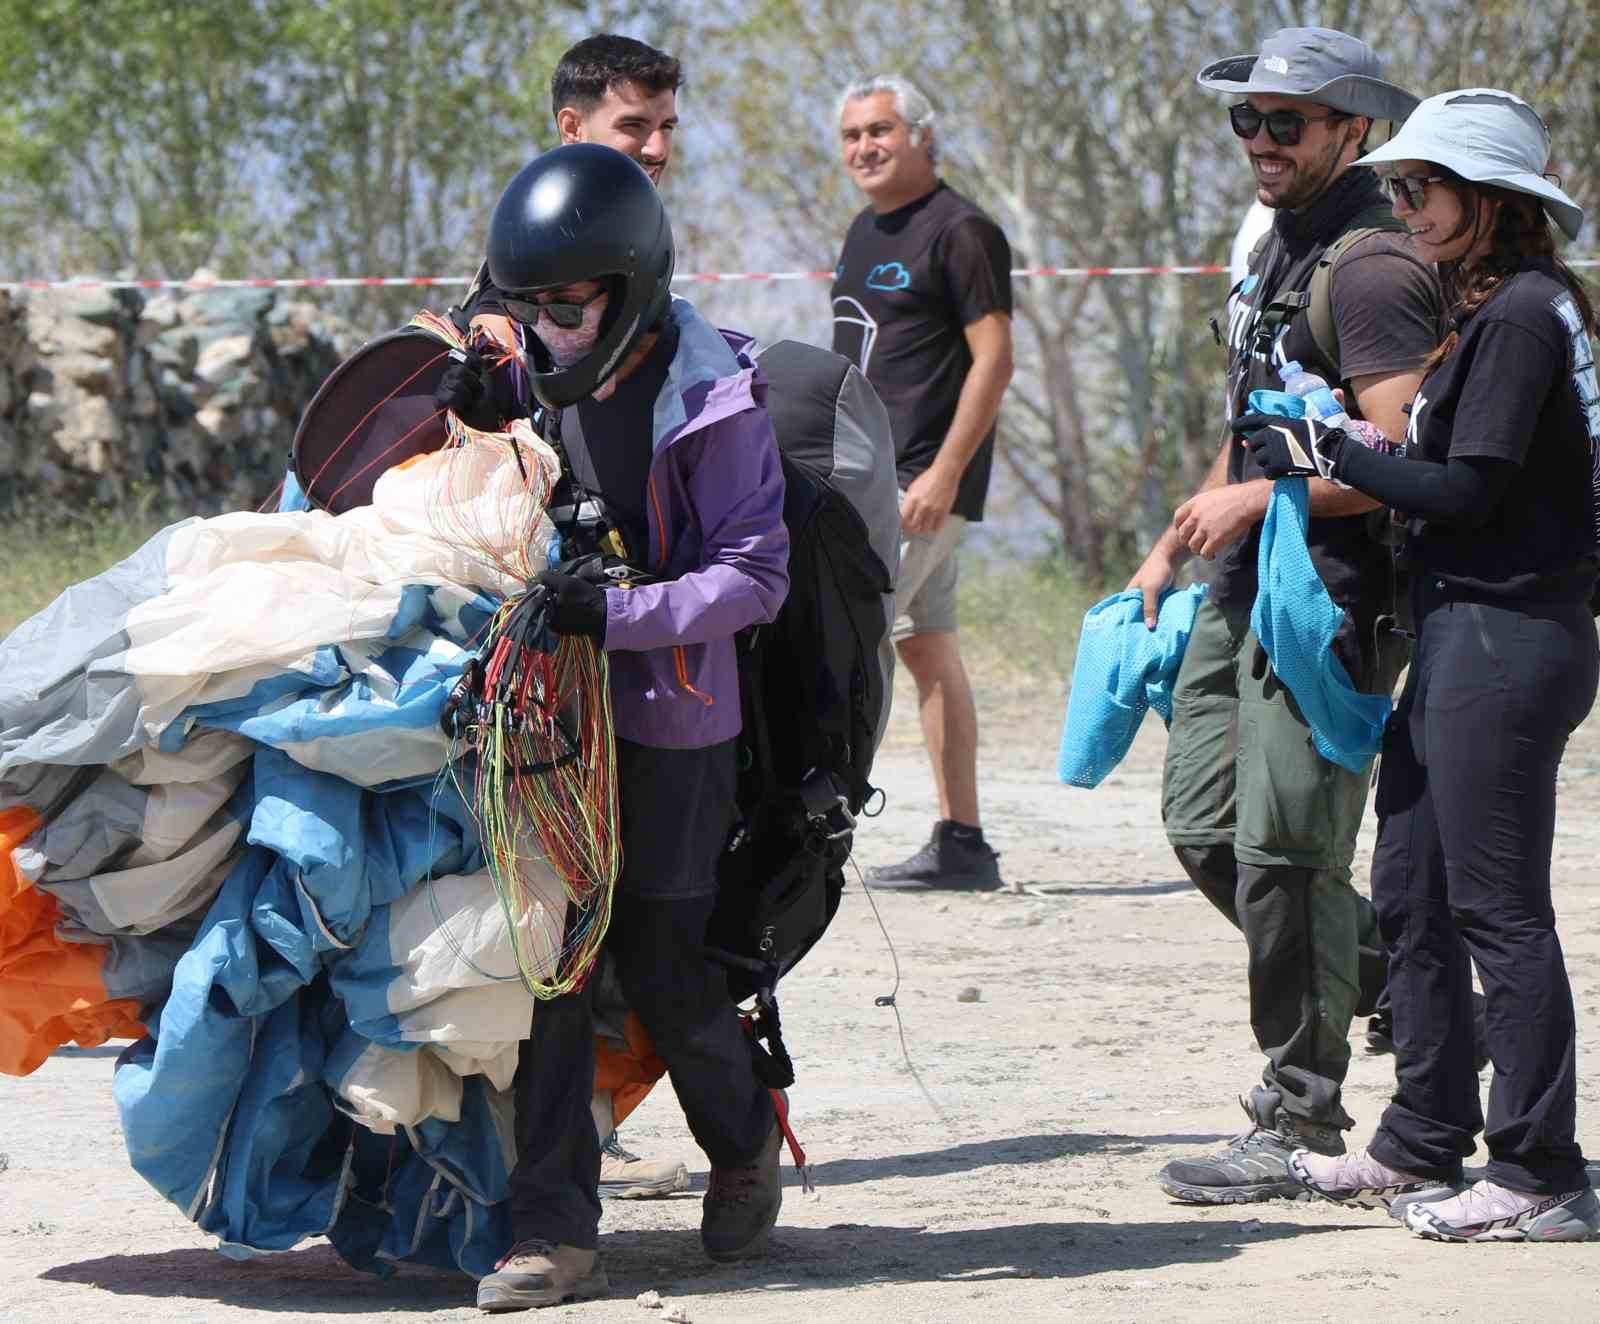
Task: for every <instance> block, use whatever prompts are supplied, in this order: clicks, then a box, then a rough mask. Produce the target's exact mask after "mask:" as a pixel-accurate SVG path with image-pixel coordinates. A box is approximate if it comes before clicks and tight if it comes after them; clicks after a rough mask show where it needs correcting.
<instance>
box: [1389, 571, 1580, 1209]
mask: <svg viewBox="0 0 1600 1324" xmlns="http://www.w3.org/2000/svg"><path fill="white" fill-rule="evenodd" d="M1417 623H1418V640H1417V650H1416V657H1415V660H1414V661H1413V663H1412V668H1411V674H1410V677H1409V678H1408V680H1407V684H1406V690H1405V693H1404V695H1402V697H1401V701H1400V705H1399V707H1398V709H1397V710H1396V712H1395V714H1394V717H1393V718H1392V719H1391V720H1390V723H1389V728H1388V731H1387V732H1386V734H1385V741H1384V750H1383V763H1382V769H1381V772H1380V773H1379V781H1378V795H1377V808H1378V816H1379V828H1378V845H1377V851H1376V854H1375V856H1374V858H1373V865H1372V896H1373V901H1374V903H1375V904H1376V906H1377V909H1378V920H1379V925H1380V928H1381V930H1382V933H1383V938H1384V941H1385V944H1386V945H1387V947H1388V950H1389V993H1390V998H1391V1000H1392V1002H1393V1007H1394V1042H1395V1057H1396V1063H1395V1066H1396V1078H1397V1079H1396V1088H1395V1094H1394V1100H1393V1102H1392V1103H1390V1105H1389V1107H1388V1108H1387V1109H1386V1110H1385V1112H1384V1115H1383V1121H1382V1123H1381V1124H1380V1126H1379V1128H1378V1133H1377V1135H1376V1136H1375V1137H1374V1139H1373V1142H1372V1145H1371V1147H1370V1148H1371V1152H1372V1154H1373V1155H1374V1157H1376V1158H1377V1159H1379V1161H1380V1162H1383V1163H1387V1164H1389V1165H1390V1166H1391V1167H1395V1168H1399V1169H1401V1170H1402V1171H1405V1172H1412V1173H1416V1174H1418V1175H1419V1176H1425V1177H1432V1178H1436V1179H1439V1180H1444V1181H1455V1180H1458V1179H1459V1178H1460V1175H1461V1160H1462V1159H1463V1158H1464V1157H1465V1156H1467V1155H1468V1154H1470V1153H1472V1151H1473V1142H1474V1137H1475V1136H1476V1134H1477V1133H1478V1132H1479V1131H1480V1130H1482V1131H1483V1132H1484V1139H1485V1141H1486V1143H1487V1145H1488V1149H1489V1165H1488V1176H1489V1179H1490V1180H1491V1181H1494V1182H1498V1183H1499V1184H1501V1185H1503V1186H1508V1187H1511V1188H1512V1189H1514V1190H1519V1191H1528V1192H1536V1193H1540V1194H1545V1195H1554V1194H1558V1193H1563V1192H1566V1191H1572V1190H1576V1189H1579V1188H1581V1187H1584V1186H1586V1185H1587V1179H1586V1176H1585V1172H1584V1160H1583V1155H1582V1153H1581V1152H1580V1150H1579V1148H1578V1145H1577V1141H1576V1139H1575V1136H1574V1130H1575V1120H1576V1118H1575V1114H1576V1092H1577V1080H1576V1069H1575V1060H1574V1059H1575V1044H1574V1038H1575V1034H1574V1024H1573V1007H1572V991H1571V987H1570V985H1569V984H1568V982H1567V970H1566V964H1565V961H1564V960H1563V958H1562V954H1561V943H1560V940H1559V939H1558V938H1557V937H1556V925H1555V911H1554V909H1553V908H1552V906H1551V901H1550V850H1551V843H1552V839H1553V837H1554V833H1555V812H1556V770H1557V768H1558V766H1559V765H1560V762H1561V756H1562V753H1563V752H1564V751H1565V749H1566V744H1567V738H1568V736H1569V735H1571V733H1572V730H1573V728H1575V727H1576V726H1577V725H1578V723H1579V722H1581V721H1582V720H1583V719H1584V718H1585V717H1586V716H1587V715H1588V712H1589V709H1590V707H1591V706H1592V705H1593V703H1594V698H1595V684H1596V675H1597V671H1600V649H1597V646H1596V638H1595V626H1594V622H1593V620H1592V618H1591V617H1590V614H1589V610H1588V608H1587V606H1585V605H1583V604H1579V603H1574V604H1561V605H1555V606H1523V607H1521V608H1517V607H1510V606H1498V605H1489V604H1486V603H1483V602H1468V601H1459V600H1451V599H1449V598H1446V597H1444V596H1443V595H1442V594H1441V592H1440V591H1439V588H1438V586H1437V584H1434V583H1432V582H1429V583H1425V584H1424V585H1423V586H1422V587H1420V588H1419V591H1418V601H1417ZM1469 960H1470V962H1471V965H1475V966H1476V967H1477V971H1478V979H1479V981H1480V982H1481V983H1482V985H1483V992H1484V997H1485V1000H1486V1003H1487V1008H1486V1009H1487V1018H1488V1041H1489V1052H1490V1056H1491V1058H1492V1059H1493V1061H1494V1082H1493V1084H1492V1086H1491V1087H1490V1090H1489V1117H1488V1126H1487V1127H1486V1128H1485V1126H1484V1117H1483V1112H1482V1109H1481V1107H1480V1105H1479V1101H1478V1078H1477V1073H1476V1072H1475V1070H1474V1068H1473V1042H1472V1039H1473V1030H1472V1019H1473V1017H1472V1001H1471V991H1472V984H1471V967H1470V966H1469Z"/></svg>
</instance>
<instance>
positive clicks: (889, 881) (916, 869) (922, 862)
mask: <svg viewBox="0 0 1600 1324" xmlns="http://www.w3.org/2000/svg"><path fill="white" fill-rule="evenodd" d="M970 831H971V829H966V830H965V832H962V831H961V830H960V829H959V825H958V824H955V823H950V822H946V821H940V822H938V823H936V824H934V828H933V835H932V836H930V837H929V838H928V841H927V844H926V845H924V846H923V847H921V849H919V850H918V851H917V852H916V853H915V854H914V855H912V856H911V857H910V858H909V859H905V860H901V861H900V863H898V864H880V865H878V866H877V867H876V868H874V869H868V870H867V884H868V886H870V887H875V888H880V889H884V890H893V891H928V892H931V891H952V892H993V891H995V890H996V889H997V888H998V887H999V886H1000V863H999V861H1000V856H999V854H998V853H997V852H996V851H994V850H993V849H991V848H990V846H989V843H988V842H986V841H985V840H984V839H983V837H982V836H981V835H980V836H978V837H977V838H976V839H973V838H972V837H971V836H970V835H967V834H969V833H970Z"/></svg>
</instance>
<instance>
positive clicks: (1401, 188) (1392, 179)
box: [1383, 175, 1444, 211]
mask: <svg viewBox="0 0 1600 1324" xmlns="http://www.w3.org/2000/svg"><path fill="white" fill-rule="evenodd" d="M1443 178H1444V176H1443V175H1385V176H1384V180H1383V187H1384V191H1385V192H1386V193H1388V195H1389V200H1390V201H1391V202H1399V201H1400V199H1401V198H1404V199H1405V200H1406V210H1407V211H1420V210H1422V204H1423V202H1424V201H1426V200H1427V197H1428V185H1429V184H1437V183H1438V182H1439V181H1440V180H1441V179H1443Z"/></svg>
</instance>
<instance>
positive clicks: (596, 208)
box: [488, 143, 673, 409]
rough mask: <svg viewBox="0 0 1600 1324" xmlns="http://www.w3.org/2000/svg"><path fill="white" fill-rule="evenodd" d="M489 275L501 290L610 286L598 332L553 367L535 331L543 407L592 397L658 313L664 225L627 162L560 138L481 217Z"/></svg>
mask: <svg viewBox="0 0 1600 1324" xmlns="http://www.w3.org/2000/svg"><path fill="white" fill-rule="evenodd" d="M488 256H489V278H490V279H491V280H492V281H493V282H494V283H495V284H496V285H497V286H499V288H500V289H501V290H502V291H503V292H504V293H505V294H506V295H508V296H511V297H523V296H531V295H535V294H539V293H541V292H542V291H545V290H552V289H559V288H561V287H562V286H564V285H571V284H572V283H573V282H575V281H580V280H597V281H600V282H601V283H602V284H603V285H604V286H605V287H606V289H607V290H608V291H609V292H610V298H609V300H608V302H607V305H606V312H605V317H604V318H603V320H602V321H601V323H600V338H599V340H598V341H596V343H595V347H594V349H593V351H592V352H591V353H589V354H588V355H587V356H586V357H584V358H583V359H580V360H579V361H578V362H577V363H575V364H573V365H572V366H571V367H568V368H561V369H557V368H556V366H555V364H554V363H553V362H552V361H551V359H550V357H549V355H548V354H547V353H546V352H545V350H544V347H543V346H542V345H541V344H540V343H539V340H538V337H537V336H532V335H530V336H529V337H528V341H529V348H530V350H531V353H532V355H533V359H534V372H533V374H532V376H533V391H534V394H535V395H536V396H537V397H538V398H539V401H540V402H541V403H542V404H544V405H546V406H548V407H550V408H553V409H561V408H564V407H565V406H567V405H571V404H576V403H577V402H578V401H579V400H582V399H584V398H585V397H587V396H589V395H592V394H593V393H594V391H595V389H596V388H597V387H599V386H600V384H601V383H602V382H604V381H605V380H606V378H607V377H609V376H610V375H611V374H612V373H613V372H615V371H616V369H617V366H618V365H619V364H621V363H622V361H623V360H624V359H625V358H626V357H627V356H628V353H629V351H630V350H632V349H633V348H634V346H635V345H637V344H638V343H639V340H640V338H641V337H642V336H643V335H644V334H645V333H646V332H647V331H649V330H650V328H651V327H653V326H654V325H655V324H656V323H657V322H659V321H660V320H661V318H662V317H663V316H664V315H665V313H666V310H667V303H668V300H669V299H670V297H671V287H672V262H673V251H672V226H671V225H670V224H669V223H668V221H667V212H666V208H665V207H663V206H662V205H661V195H660V194H659V193H657V192H656V187H655V185H654V184H652V183H651V182H650V176H649V175H647V174H645V172H644V171H643V170H641V169H640V168H639V166H638V165H636V164H635V163H634V162H633V161H632V160H630V159H629V158H628V157H626V156H624V155H623V154H622V153H621V152H619V151H617V150H616V149H614V148H611V147H602V146H601V145H600V144H598V143H569V144H567V145H566V146H564V147H557V148H556V149H555V150H553V151H549V152H546V153H545V154H544V155H543V156H538V157H535V158H534V159H533V160H532V161H530V162H529V163H528V164H527V165H525V166H524V167H523V168H522V169H521V170H520V171H518V172H517V175H516V177H515V178H514V179H512V181H511V183H510V184H508V185H507V186H506V191H505V192H504V193H503V194H501V195H500V201H499V202H498V203H496V204H495V209H494V215H493V217H492V218H491V219H490V221H489V244H488Z"/></svg>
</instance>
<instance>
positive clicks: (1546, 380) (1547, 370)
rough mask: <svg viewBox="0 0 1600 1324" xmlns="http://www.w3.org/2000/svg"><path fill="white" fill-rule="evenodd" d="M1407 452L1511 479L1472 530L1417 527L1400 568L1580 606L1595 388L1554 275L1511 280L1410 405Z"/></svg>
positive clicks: (1593, 474)
mask: <svg viewBox="0 0 1600 1324" xmlns="http://www.w3.org/2000/svg"><path fill="white" fill-rule="evenodd" d="M1406 441H1407V451H1408V453H1409V454H1410V455H1411V456H1412V457H1413V458H1415V459H1420V460H1424V461H1432V462H1433V463H1435V464H1443V463H1444V462H1445V460H1446V459H1447V458H1448V457H1450V456H1452V455H1455V456H1480V457H1484V458H1487V459H1495V460H1506V461H1509V462H1510V463H1512V464H1515V465H1516V466H1518V467H1517V471H1516V473H1515V474H1514V475H1513V476H1512V478H1511V481H1510V484H1509V485H1508V487H1507V488H1506V491H1505V495H1504V498H1503V499H1502V500H1501V502H1500V504H1499V505H1498V506H1497V507H1496V508H1495V510H1494V512H1493V513H1492V514H1491V515H1490V516H1489V518H1488V519H1487V520H1486V521H1485V522H1484V523H1483V524H1480V525H1478V526H1477V527H1476V528H1470V529H1464V528H1460V527H1458V526H1457V527H1453V526H1450V525H1446V524H1443V523H1441V522H1439V521H1429V520H1415V521H1413V522H1412V524H1411V534H1410V537H1409V538H1408V540H1407V544H1406V560H1407V562H1408V564H1409V565H1410V566H1411V568H1412V569H1413V570H1414V571H1415V572H1416V573H1418V574H1420V575H1424V576H1427V577H1428V578H1430V579H1433V580H1435V581H1442V582H1443V583H1444V584H1446V585H1448V586H1450V587H1452V588H1454V589H1456V590H1458V591H1460V592H1462V593H1464V594H1466V595H1468V596H1472V597H1488V598H1496V599H1515V600H1523V601H1552V600H1571V599H1579V600H1583V599H1587V598H1588V597H1589V596H1590V594H1591V593H1592V591H1593V589H1594V584H1595V576H1596V565H1597V561H1596V547H1597V543H1600V387H1597V385H1596V377H1595V364H1594V354H1593V348H1592V345H1591V342H1590V340H1589V335H1588V331H1587V329H1586V328H1585V327H1584V325H1583V323H1582V320H1581V318H1580V316H1579V314H1578V308H1577V304H1576V302H1575V301H1574V300H1573V298H1572V294H1571V292H1570V291H1569V290H1568V289H1567V287H1566V285H1565V284H1564V283H1563V282H1562V281H1561V280H1560V279H1558V278H1557V277H1556V276H1555V275H1554V274H1553V272H1551V271H1549V270H1544V269H1530V270H1525V271H1521V272H1518V273H1517V274H1516V275H1513V276H1510V277H1508V278H1507V279H1506V281H1505V283H1504V284H1503V285H1502V286H1501V287H1500V289H1499V290H1497V291H1496V292H1495V294H1494V295H1493V296H1492V297H1491V298H1490V299H1489V301H1488V302H1487V303H1486V304H1484V305H1483V307H1482V308H1480V309H1479V310H1478V312H1477V313H1476V314H1475V315H1474V316H1473V317H1472V318H1471V319H1470V320H1469V321H1467V322H1466V324H1465V325H1464V326H1462V328H1461V339H1460V342H1459V343H1458V344H1457V346H1456V348H1455V350H1454V352H1453V353H1451V355H1450V357H1449V358H1447V359H1445V360H1444V362H1442V363H1441V364H1439V366H1438V367H1436V368H1435V369H1434V370H1433V371H1432V372H1430V373H1429V374H1428V376H1427V377H1426V378H1425V379H1424V380H1423V383H1422V385H1421V386H1420V387H1419V388H1418V390H1417V395H1416V398H1415V400H1413V401H1412V405H1411V422H1410V425H1409V428H1408V430H1407V434H1406Z"/></svg>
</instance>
